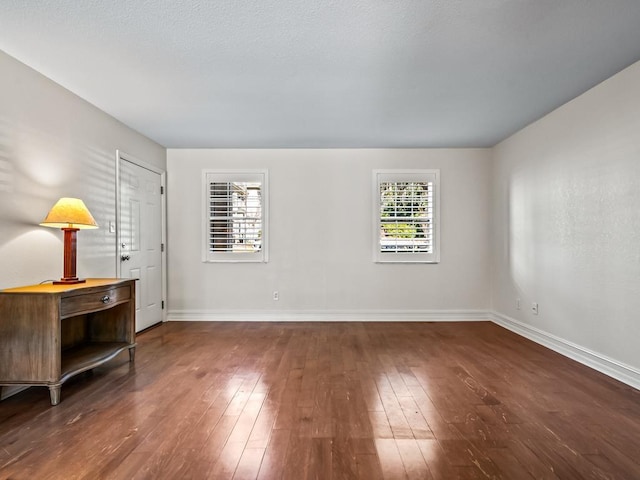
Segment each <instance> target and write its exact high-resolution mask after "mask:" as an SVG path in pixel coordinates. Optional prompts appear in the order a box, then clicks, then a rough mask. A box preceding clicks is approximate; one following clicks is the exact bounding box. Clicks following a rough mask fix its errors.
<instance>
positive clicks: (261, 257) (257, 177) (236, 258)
mask: <svg viewBox="0 0 640 480" xmlns="http://www.w3.org/2000/svg"><path fill="white" fill-rule="evenodd" d="M213 175H217V176H219V177H220V181H221V182H261V188H260V190H261V192H260V198H261V213H262V237H261V239H262V242H261V248H260V251H259V252H210V251H209V240H208V238H209V182H210V178H211V176H213ZM201 205H202V233H201V240H200V241H201V243H202V262H204V263H266V262H268V261H269V171H268V170H258V169H256V170H253V169H252V170H222V169H204V170H202V200H201Z"/></svg>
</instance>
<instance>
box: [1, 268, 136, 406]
mask: <svg viewBox="0 0 640 480" xmlns="http://www.w3.org/2000/svg"><path fill="white" fill-rule="evenodd" d="M135 298H136V290H135V280H131V279H115V278H91V279H87V281H86V283H78V284H74V285H52V284H42V285H31V286H28V287H19V288H10V289H7V290H0V385H46V386H48V387H49V393H50V396H51V405H57V404H58V403H59V402H60V388H61V385H62V384H63V383H64V382H65V381H66V380H68V379H69V378H71V377H73V376H74V375H77V374H79V373H81V372H84V371H87V370H91V369H92V368H95V367H97V366H98V365H101V364H103V363H105V362H107V361H109V360H111V359H112V358H113V357H115V356H116V355H117V354H119V353H120V352H122V351H124V350H127V349H128V350H129V361H130V362H133V361H134V360H135V347H136V343H135V335H136V334H135V314H136V301H135Z"/></svg>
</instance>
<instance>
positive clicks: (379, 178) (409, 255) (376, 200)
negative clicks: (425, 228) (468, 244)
mask: <svg viewBox="0 0 640 480" xmlns="http://www.w3.org/2000/svg"><path fill="white" fill-rule="evenodd" d="M426 181H429V182H432V184H433V195H432V198H433V204H434V205H433V216H432V222H431V224H432V225H433V238H432V240H433V251H432V252H431V253H417V252H402V253H398V252H385V253H382V252H381V251H380V228H381V221H380V183H382V182H426ZM372 183H373V189H372V193H373V195H372V203H373V206H372V211H373V222H372V238H373V261H374V262H375V263H439V262H440V170H439V169H378V170H373V182H372Z"/></svg>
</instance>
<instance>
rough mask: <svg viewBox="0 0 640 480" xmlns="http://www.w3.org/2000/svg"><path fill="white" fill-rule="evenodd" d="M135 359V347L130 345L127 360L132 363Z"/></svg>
mask: <svg viewBox="0 0 640 480" xmlns="http://www.w3.org/2000/svg"><path fill="white" fill-rule="evenodd" d="M135 361H136V347H131V348H130V349H129V362H131V363H133V362H135Z"/></svg>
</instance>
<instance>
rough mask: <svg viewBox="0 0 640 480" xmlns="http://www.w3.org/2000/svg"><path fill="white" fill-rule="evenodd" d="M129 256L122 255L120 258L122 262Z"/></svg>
mask: <svg viewBox="0 0 640 480" xmlns="http://www.w3.org/2000/svg"><path fill="white" fill-rule="evenodd" d="M130 258H131V257H130V256H129V255H122V256H121V257H120V260H122V261H123V262H126V261H127V260H129V259H130Z"/></svg>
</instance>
